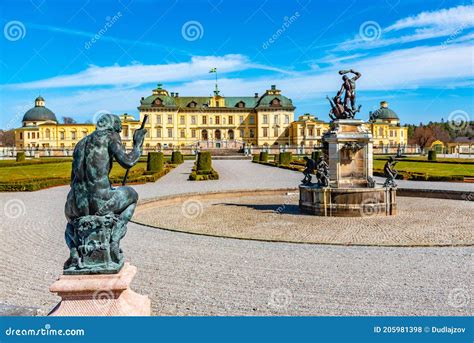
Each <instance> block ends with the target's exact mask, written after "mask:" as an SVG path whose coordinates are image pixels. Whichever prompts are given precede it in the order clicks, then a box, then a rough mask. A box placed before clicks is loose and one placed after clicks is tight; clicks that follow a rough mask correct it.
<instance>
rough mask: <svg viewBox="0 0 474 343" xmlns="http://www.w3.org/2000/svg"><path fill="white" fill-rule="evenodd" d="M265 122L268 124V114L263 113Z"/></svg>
mask: <svg viewBox="0 0 474 343" xmlns="http://www.w3.org/2000/svg"><path fill="white" fill-rule="evenodd" d="M263 124H268V116H267V115H266V114H264V115H263Z"/></svg>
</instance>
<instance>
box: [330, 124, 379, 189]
mask: <svg viewBox="0 0 474 343" xmlns="http://www.w3.org/2000/svg"><path fill="white" fill-rule="evenodd" d="M332 124H333V126H332V128H331V131H329V132H328V133H326V134H325V135H324V138H323V139H324V141H325V142H327V143H328V146H329V151H328V155H329V156H328V157H329V161H328V164H329V182H330V184H331V185H332V186H333V187H349V188H352V187H367V178H368V177H369V176H370V177H371V176H372V171H373V166H372V162H373V158H372V155H373V143H372V133H371V132H370V131H369V130H368V129H367V128H366V127H365V125H364V121H362V120H355V119H340V120H335V121H334V122H333V123H332Z"/></svg>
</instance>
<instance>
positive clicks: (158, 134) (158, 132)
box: [156, 128, 161, 138]
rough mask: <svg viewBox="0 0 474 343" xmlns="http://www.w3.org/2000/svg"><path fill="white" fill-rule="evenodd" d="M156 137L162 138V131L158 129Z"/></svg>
mask: <svg viewBox="0 0 474 343" xmlns="http://www.w3.org/2000/svg"><path fill="white" fill-rule="evenodd" d="M156 137H157V138H161V129H159V128H158V129H156Z"/></svg>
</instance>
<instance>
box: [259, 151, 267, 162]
mask: <svg viewBox="0 0 474 343" xmlns="http://www.w3.org/2000/svg"><path fill="white" fill-rule="evenodd" d="M259 160H260V162H268V152H266V151H262V152H261V153H260V159H259Z"/></svg>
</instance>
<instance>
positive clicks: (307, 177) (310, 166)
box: [301, 156, 316, 185]
mask: <svg viewBox="0 0 474 343" xmlns="http://www.w3.org/2000/svg"><path fill="white" fill-rule="evenodd" d="M303 159H304V160H305V161H306V166H305V169H304V170H303V175H304V179H303V180H301V182H302V183H303V185H310V184H311V179H312V176H311V174H314V170H315V169H316V162H315V161H314V160H313V159H312V158H309V157H307V156H305V157H303Z"/></svg>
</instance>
